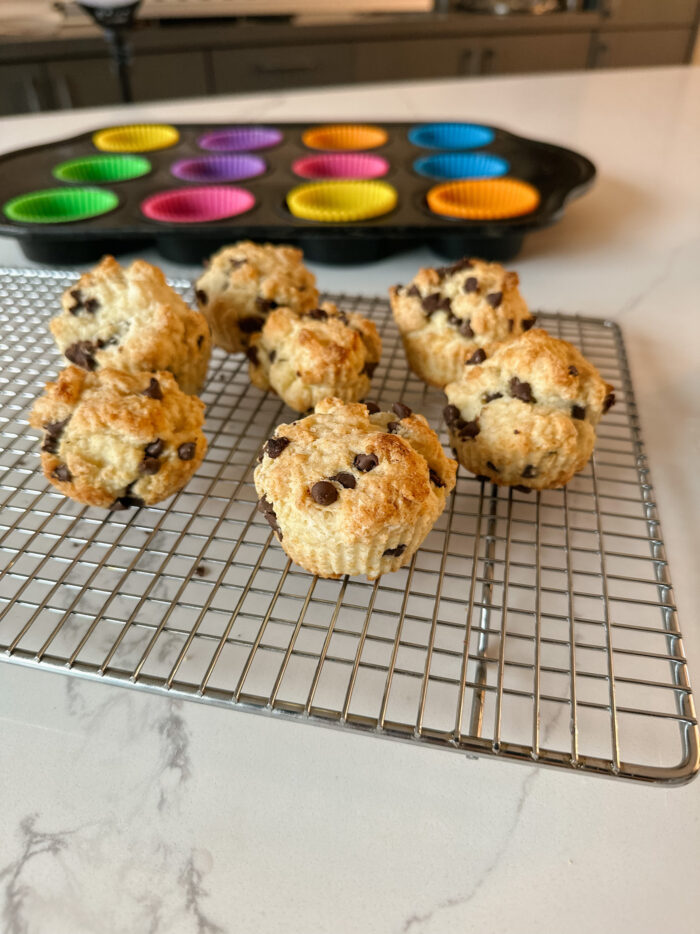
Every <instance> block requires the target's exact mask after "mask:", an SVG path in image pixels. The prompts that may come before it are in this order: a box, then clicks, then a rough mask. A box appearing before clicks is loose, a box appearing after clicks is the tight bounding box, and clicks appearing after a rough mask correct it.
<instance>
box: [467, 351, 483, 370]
mask: <svg viewBox="0 0 700 934" xmlns="http://www.w3.org/2000/svg"><path fill="white" fill-rule="evenodd" d="M485 359H486V351H485V350H484V348H483V347H478V348H477V349H476V350H475V351H474V353H473V354H472V355H471V357H469V358H468V359H467V360H465V363H466V365H467V366H476V364H477V363H483V362H484V360H485Z"/></svg>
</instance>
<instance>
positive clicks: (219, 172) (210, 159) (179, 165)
mask: <svg viewBox="0 0 700 934" xmlns="http://www.w3.org/2000/svg"><path fill="white" fill-rule="evenodd" d="M266 168H267V163H266V162H265V160H264V159H263V158H261V157H260V156H252V155H249V154H241V155H234V156H201V157H200V158H198V159H180V160H179V161H178V162H175V163H174V164H173V165H172V166H171V169H170V171H171V172H172V174H173V175H174V176H175V178H180V179H182V180H183V181H186V182H242V181H243V180H244V179H246V178H255V177H256V176H258V175H262V174H263V173H264V172H265V170H266Z"/></svg>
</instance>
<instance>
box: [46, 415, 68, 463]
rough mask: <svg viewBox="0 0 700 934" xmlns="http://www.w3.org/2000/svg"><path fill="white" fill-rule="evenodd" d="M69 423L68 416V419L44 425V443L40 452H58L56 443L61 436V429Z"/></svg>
mask: <svg viewBox="0 0 700 934" xmlns="http://www.w3.org/2000/svg"><path fill="white" fill-rule="evenodd" d="M69 421H70V415H69V416H68V418H64V419H63V421H61V422H47V423H46V424H45V425H44V431H45V432H46V435H45V437H44V443H43V444H42V446H41V450H42V451H46V453H47V454H55V453H56V451H57V450H58V441H59V438H60V437H61V435H62V434H63V429H64V428H65V427H66V425H67V424H68V422H69Z"/></svg>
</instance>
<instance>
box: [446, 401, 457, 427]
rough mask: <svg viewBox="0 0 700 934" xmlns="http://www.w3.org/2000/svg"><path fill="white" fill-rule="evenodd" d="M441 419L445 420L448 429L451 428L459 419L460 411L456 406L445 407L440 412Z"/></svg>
mask: <svg viewBox="0 0 700 934" xmlns="http://www.w3.org/2000/svg"><path fill="white" fill-rule="evenodd" d="M442 417H443V418H444V419H445V421H446V422H447V424H448V425H449V427H450V428H451V427H452V426H453V425H454V424H455V422H456V421H458V420H459V418H460V417H461V415H460V411H459V409H458V408H457V406H456V405H446V406H445V408H444V409H443V410H442Z"/></svg>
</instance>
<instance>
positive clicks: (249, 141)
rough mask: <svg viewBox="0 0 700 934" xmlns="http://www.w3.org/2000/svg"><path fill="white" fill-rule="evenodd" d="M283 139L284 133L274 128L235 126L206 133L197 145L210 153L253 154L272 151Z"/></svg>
mask: <svg viewBox="0 0 700 934" xmlns="http://www.w3.org/2000/svg"><path fill="white" fill-rule="evenodd" d="M282 139H283V136H282V131H281V130H278V129H277V128H276V127H273V126H234V127H226V128H224V129H221V130H212V131H211V132H210V133H204V135H202V136H200V137H199V139H198V140H197V145H198V146H199V148H200V149H206V150H208V151H210V152H251V151H252V150H256V149H270V148H271V147H272V146H277V145H279V144H280V143H281V142H282Z"/></svg>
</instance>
